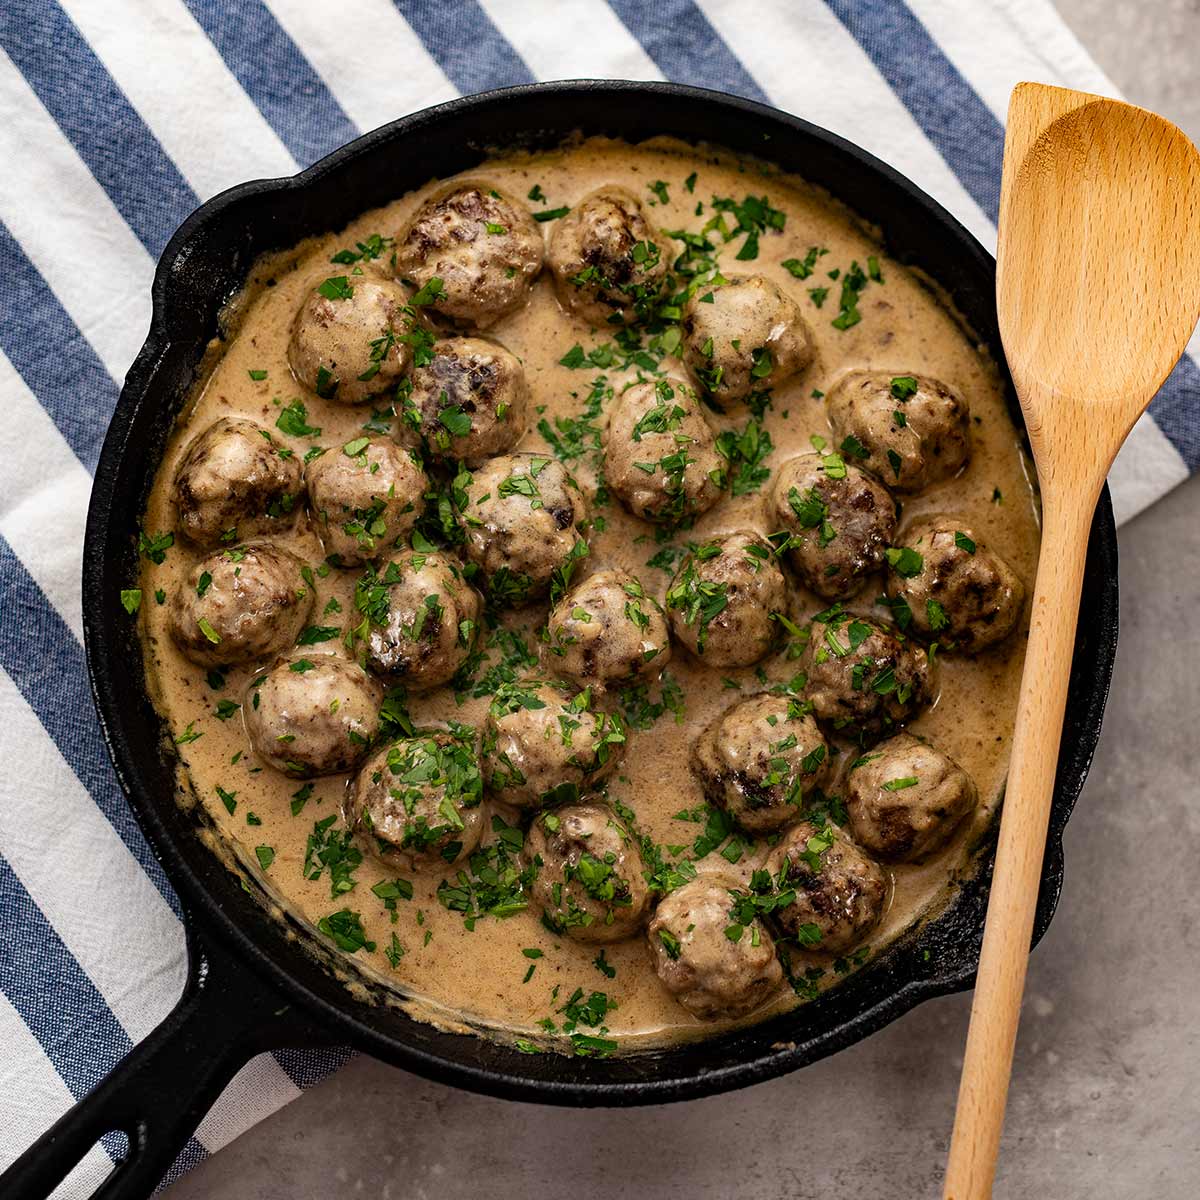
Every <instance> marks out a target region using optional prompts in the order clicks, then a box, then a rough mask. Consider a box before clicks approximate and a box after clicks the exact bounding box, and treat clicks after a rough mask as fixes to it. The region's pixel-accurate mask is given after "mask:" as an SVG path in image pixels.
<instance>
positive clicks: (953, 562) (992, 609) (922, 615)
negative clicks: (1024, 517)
mask: <svg viewBox="0 0 1200 1200" xmlns="http://www.w3.org/2000/svg"><path fill="white" fill-rule="evenodd" d="M901 540H902V542H903V545H902V546H897V547H894V548H893V549H891V550H889V551H888V554H887V557H888V568H889V569H888V583H887V588H888V595H889V596H890V597H891V598H892V601H891V603H892V611H893V612H894V613H896V614H897V616H898V617H899V618H900V619H902V620H907V619H908V614H911V624H910V625H909V628H911V629H912V630H913V632H914V633H917V634H919V635H920V636H921V637H923V638H926V639H931V640H936V641H937V643H938V645H939V646H941V647H942V648H943V649H945V650H962V651H963V652H964V653H967V654H976V653H978V652H979V651H980V650H983V649H985V648H986V647H988V646H992V645H995V643H996V642H999V641H1003V639H1004V638H1006V637H1008V635H1009V634H1010V633H1012V631H1013V630H1014V629H1015V628H1016V626H1017V622H1018V621H1019V620H1020V619H1021V613H1022V612H1023V611H1024V608H1025V588H1024V586H1023V585H1022V583H1021V581H1020V579H1018V578H1017V574H1016V572H1015V571H1014V570H1013V569H1012V567H1010V566H1009V565H1008V563H1006V562H1005V561H1004V559H1002V558H1001V557H1000V555H999V554H997V553H996V552H995V551H994V550H989V549H988V548H987V547H986V546H984V545H982V544H981V543H980V542H978V541H977V540H976V538H975V535H974V533H972V532H971V530H970V529H969V528H967V527H966V526H964V525H963V524H962V522H960V521H956V520H955V519H954V518H953V517H932V518H927V519H925V520H922V521H919V522H917V523H915V524H914V525H912V526H910V527H909V528H908V529H907V530H905V533H904V536H903V538H902V539H901ZM897 610H898V611H897ZM901 614H903V615H901Z"/></svg>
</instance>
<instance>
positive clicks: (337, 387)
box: [288, 275, 414, 404]
mask: <svg viewBox="0 0 1200 1200" xmlns="http://www.w3.org/2000/svg"><path fill="white" fill-rule="evenodd" d="M408 301H409V297H408V292H407V291H406V290H405V289H404V288H403V287H402V286H401V285H400V284H398V283H396V282H395V281H394V280H391V279H379V278H377V277H375V276H371V275H337V276H332V277H330V278H328V279H323V280H319V281H317V282H316V284H315V285H314V286H313V289H312V291H310V292H309V293H308V295H307V296H306V297H305V300H304V303H303V304H301V305H300V308H299V309H298V310H297V312H296V316H295V319H294V320H293V321H292V331H291V337H290V339H289V340H288V362H289V363H290V364H291V368H292V373H293V374H294V375H295V376H296V381H297V382H298V383H299V384H300V386H301V387H305V388H307V389H308V390H309V391H310V392H315V393H316V394H317V395H318V396H320V397H321V398H322V399H324V400H336V401H337V402H338V403H339V404H363V403H365V402H366V401H367V400H369V399H370V398H371V397H372V396H376V395H378V394H379V393H380V392H386V391H389V390H390V389H392V388H394V387H395V386H396V384H397V383H399V382H400V378H401V376H402V375H403V374H404V372H405V371H406V370H407V369H408V365H409V363H411V362H412V349H411V347H410V346H409V344H408V342H407V341H405V340H404V338H405V335H406V334H408V332H409V331H410V329H411V328H412V326H413V324H414V318H413V316H412V309H411V308H410V307H409V303H408Z"/></svg>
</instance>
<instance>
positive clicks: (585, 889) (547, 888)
mask: <svg viewBox="0 0 1200 1200" xmlns="http://www.w3.org/2000/svg"><path fill="white" fill-rule="evenodd" d="M525 855H526V858H527V860H528V861H529V862H530V863H532V864H533V867H534V868H535V870H536V872H537V874H536V876H535V878H534V881H533V887H532V894H533V898H534V900H535V901H536V902H537V904H538V905H539V906H540V907H541V909H542V914H543V916H544V917H545V919H546V920H547V921H548V922H549V923H550V924H551V925H553V926H554V927H555V928H556V929H560V930H562V932H563V933H565V934H566V935H567V937H569V938H573V939H574V940H575V941H577V942H616V941H620V940H621V939H622V938H627V937H632V935H633V934H635V933H636V932H637V931H638V930H639V929H640V928H641V927H642V922H643V921H644V920H645V919H646V909H647V908H648V907H649V903H650V892H649V889H648V888H647V887H646V879H645V874H644V871H645V868H644V867H643V865H642V856H641V852H640V851H639V850H638V846H637V842H636V840H635V839H634V837H633V835H632V834H631V833H630V832H629V830H628V829H626V828H625V826H624V825H623V824H622V823H621V822H620V821H619V820H618V819H617V817H616V815H615V814H614V813H613V811H612V810H611V809H610V808H608V807H607V806H606V805H603V804H572V805H567V806H566V807H564V808H559V809H555V810H554V811H553V812H544V813H541V814H540V815H539V816H537V817H535V818H534V820H533V824H532V825H531V826H530V828H529V835H528V837H526V839H525Z"/></svg>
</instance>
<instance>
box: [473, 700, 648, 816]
mask: <svg viewBox="0 0 1200 1200" xmlns="http://www.w3.org/2000/svg"><path fill="white" fill-rule="evenodd" d="M624 753H625V726H624V724H623V723H622V721H621V718H620V717H619V716H617V715H616V714H615V713H608V712H605V711H604V710H603V709H599V708H597V707H596V706H595V705H594V704H593V702H592V695H591V692H590V691H589V690H587V689H585V690H584V691H582V692H577V691H576V690H575V689H574V688H572V687H570V686H568V685H565V684H561V683H553V682H548V681H547V680H544V679H522V680H520V681H519V682H516V683H505V684H501V685H500V687H498V688H497V689H496V694H495V697H494V698H493V700H492V703H491V706H490V708H489V709H488V716H487V722H486V724H485V725H484V731H483V751H482V762H483V774H484V781H485V783H486V784H487V786H488V788H489V790H490V791H491V792H492V793H493V794H494V795H495V796H496V797H497V798H498V799H500V800H503V801H504V802H505V803H506V804H515V805H517V806H519V807H521V808H536V807H539V806H541V805H543V804H553V803H560V802H562V801H564V800H568V801H572V802H574V801H578V799H579V797H580V795H582V794H583V793H584V792H586V791H587V790H588V789H589V788H593V787H596V786H597V785H598V784H600V783H601V782H603V780H605V779H606V778H608V776H609V775H611V774H612V772H613V769H614V768H615V767H616V765H617V763H619V762H620V761H621V758H622V756H623V755H624Z"/></svg>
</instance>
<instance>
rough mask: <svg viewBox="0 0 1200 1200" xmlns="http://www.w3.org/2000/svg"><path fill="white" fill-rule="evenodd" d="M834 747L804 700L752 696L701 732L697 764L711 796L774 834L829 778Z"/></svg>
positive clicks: (746, 822)
mask: <svg viewBox="0 0 1200 1200" xmlns="http://www.w3.org/2000/svg"><path fill="white" fill-rule="evenodd" d="M829 769H830V757H829V746H828V745H827V744H826V742H825V739H824V738H823V737H822V736H821V731H820V730H819V729H818V728H817V723H816V721H814V720H813V719H812V717H810V716H809V715H808V714H807V712H805V710H804V706H803V705H801V704H800V702H799V701H797V700H795V699H792V698H790V697H788V696H771V695H762V696H751V697H750V699H748V700H741V701H739V702H738V703H737V704H734V705H733V706H732V707H731V708H727V709H726V710H725V711H724V712H723V713H722V714H721V715H720V716H719V717H717V718H716V720H714V721H713V722H711V724H709V726H708V727H707V728H706V729H704V730H703V732H701V734H700V736H699V737H698V738H697V739H696V745H695V747H694V749H693V751H692V770H693V772H694V773H695V775H696V777H697V778H698V779H699V781H700V785H701V787H703V788H704V794H705V796H707V797H708V799H709V800H710V801H711V802H712V803H713V804H716V805H718V806H720V807H721V808H724V809H726V810H727V811H728V812H729V813H730V814H731V815H732V816H733V818H734V819H735V820H736V821H737V822H738V824H739V825H741V826H742V828H743V829H745V830H747V831H748V832H749V833H771V832H773V831H774V830H776V829H781V828H783V826H785V825H788V824H790V823H791V822H792V821H795V820H796V819H797V817H799V816H800V814H801V812H802V811H803V809H804V800H805V796H806V794H808V793H810V792H812V791H813V790H814V789H816V788H820V787H823V786H824V784H825V782H826V780H827V779H828V778H829Z"/></svg>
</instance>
